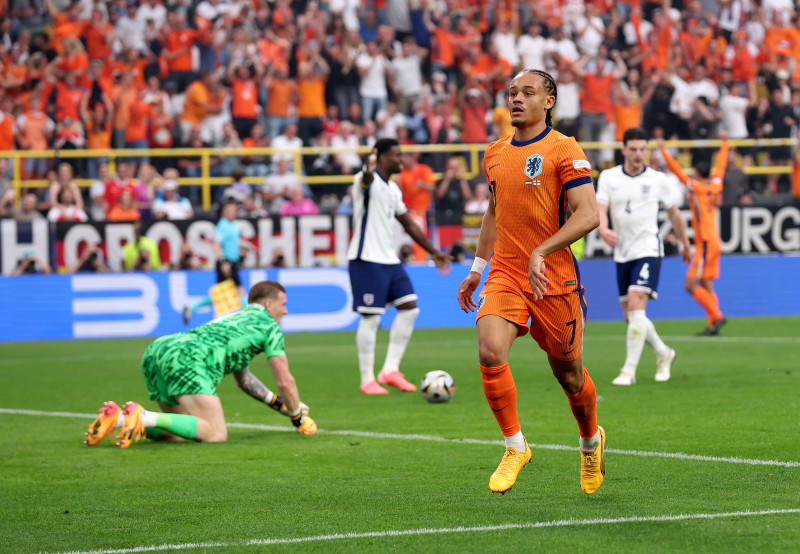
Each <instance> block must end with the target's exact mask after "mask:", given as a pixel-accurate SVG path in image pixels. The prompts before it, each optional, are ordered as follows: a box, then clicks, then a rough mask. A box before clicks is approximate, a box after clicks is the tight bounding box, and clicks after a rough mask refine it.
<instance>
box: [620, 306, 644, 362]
mask: <svg viewBox="0 0 800 554" xmlns="http://www.w3.org/2000/svg"><path fill="white" fill-rule="evenodd" d="M646 337H647V316H646V315H645V312H644V310H634V311H632V312H628V336H627V338H626V340H625V344H626V345H627V347H628V349H627V353H626V354H625V365H624V366H623V368H622V372H623V373H626V374H628V375H636V367H637V366H638V365H639V358H641V357H642V349H644V341H645V338H646Z"/></svg>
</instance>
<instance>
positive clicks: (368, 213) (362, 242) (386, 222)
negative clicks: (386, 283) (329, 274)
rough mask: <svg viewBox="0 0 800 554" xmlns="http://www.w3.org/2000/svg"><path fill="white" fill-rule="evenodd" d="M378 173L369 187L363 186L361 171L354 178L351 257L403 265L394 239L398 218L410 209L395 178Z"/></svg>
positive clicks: (352, 258) (377, 262) (349, 255)
mask: <svg viewBox="0 0 800 554" xmlns="http://www.w3.org/2000/svg"><path fill="white" fill-rule="evenodd" d="M374 175H375V179H374V180H373V181H372V185H371V186H370V187H369V188H368V189H367V190H364V189H362V188H361V176H362V173H361V172H359V173H357V174H356V177H355V179H354V181H353V238H352V239H350V247H349V248H348V249H347V259H348V260H363V261H365V262H372V263H376V264H392V265H393V264H399V263H400V258H398V257H397V252H395V242H394V229H395V218H396V217H397V216H398V215H403V214H404V213H406V212H407V211H408V208H406V205H405V204H404V203H403V193H402V192H401V191H400V187H398V186H397V184H396V183H395V182H394V181H389V182H386V181H385V180H384V179H383V177H381V176H380V174H379V173H378V172H377V171H376V172H374Z"/></svg>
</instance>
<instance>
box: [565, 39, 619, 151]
mask: <svg viewBox="0 0 800 554" xmlns="http://www.w3.org/2000/svg"><path fill="white" fill-rule="evenodd" d="M613 57H614V62H613V63H611V62H610V61H609V59H608V49H607V48H606V47H605V46H602V45H601V46H600V48H598V51H597V56H596V57H595V58H594V59H592V58H591V57H589V56H584V57H582V58H581V59H580V60H578V63H576V64H575V67H574V71H575V75H576V76H577V77H578V79H579V81H580V82H581V90H582V93H581V127H582V129H583V140H584V141H599V140H602V138H603V135H604V133H605V132H606V125H607V123H608V121H609V120H613V117H614V106H613V104H612V103H611V88H612V87H613V86H614V83H616V82H617V81H618V80H619V79H622V78H623V77H625V75H626V74H627V72H628V68H627V67H626V66H625V62H624V61H623V60H622V55H621V54H620V53H619V52H618V51H614V53H613ZM595 153H596V151H594V152H592V154H591V155H590V159H591V160H592V164H593V165H594V166H597V165H598V163H599V161H600V159H601V158H602V159H603V160H604V161H609V160H608V158H609V154H610V158H611V159H612V160H613V157H614V152H613V150H610V151H607V150H604V151H602V152H601V153H600V154H601V155H600V156H597V155H596V154H595Z"/></svg>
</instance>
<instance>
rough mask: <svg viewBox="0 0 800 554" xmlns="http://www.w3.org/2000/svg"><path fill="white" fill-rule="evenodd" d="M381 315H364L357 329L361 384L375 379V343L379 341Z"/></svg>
mask: <svg viewBox="0 0 800 554" xmlns="http://www.w3.org/2000/svg"><path fill="white" fill-rule="evenodd" d="M380 323H381V316H379V315H362V316H361V321H359V322H358V331H356V346H357V347H358V370H359V371H360V372H361V384H362V385H366V384H367V383H369V382H370V381H374V380H375V343H376V342H377V335H378V326H379V325H380Z"/></svg>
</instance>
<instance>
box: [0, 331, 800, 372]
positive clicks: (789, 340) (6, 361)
mask: <svg viewBox="0 0 800 554" xmlns="http://www.w3.org/2000/svg"><path fill="white" fill-rule="evenodd" d="M583 338H584V340H589V341H594V340H600V341H603V342H607V341H609V340H611V341H624V340H625V333H620V334H616V335H592V334H591V333H589V334H586V335H584V337H583ZM661 338H662V339H664V340H665V341H667V342H700V343H704V344H711V343H715V342H719V343H727V342H735V343H742V344H800V337H728V336H725V337H695V336H687V335H676V336H669V337H668V336H662V337H661ZM416 344H417V346H420V347H421V346H423V345H425V344H428V343H427V342H426V341H422V340H420V341H418V342H417V343H416ZM431 344H435V345H436V347H437V348H442V347H448V346H450V347H455V346H470V347H477V342H476V339H472V338H471V339H461V340H446V341H438V342H435V343H431ZM325 349H326V350H343V351H349V350H351V349H352V346H351V345H350V344H329V345H326V346H325ZM291 351H292V352H293V353H295V354H301V353H309V352H318V351H319V347H317V346H293V347H292V348H291ZM141 357H142V356H141V354H127V355H126V354H119V355H113V356H112V355H107V356H80V355H71V356H70V360H72V361H86V362H93V363H97V362H108V361H117V362H118V361H120V360H140V359H141ZM62 358H63V356H44V357H43V356H35V357H33V356H32V357H24V358H3V359H0V367H2V366H13V365H29V364H42V363H47V362H60V361H61V360H62Z"/></svg>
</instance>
